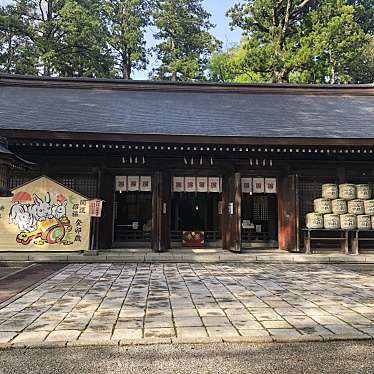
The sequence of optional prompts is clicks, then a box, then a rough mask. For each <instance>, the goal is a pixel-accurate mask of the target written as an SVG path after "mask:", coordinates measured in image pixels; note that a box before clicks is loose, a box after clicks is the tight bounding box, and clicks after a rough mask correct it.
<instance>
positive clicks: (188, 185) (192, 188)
mask: <svg viewBox="0 0 374 374" xmlns="http://www.w3.org/2000/svg"><path fill="white" fill-rule="evenodd" d="M184 183H185V190H186V192H196V177H186V178H184Z"/></svg>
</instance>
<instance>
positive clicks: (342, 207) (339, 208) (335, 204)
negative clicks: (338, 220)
mask: <svg viewBox="0 0 374 374" xmlns="http://www.w3.org/2000/svg"><path fill="white" fill-rule="evenodd" d="M331 206H332V212H333V213H335V214H345V213H347V212H348V210H347V202H346V201H345V200H344V199H335V200H333V201H331Z"/></svg>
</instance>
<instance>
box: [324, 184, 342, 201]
mask: <svg viewBox="0 0 374 374" xmlns="http://www.w3.org/2000/svg"><path fill="white" fill-rule="evenodd" d="M322 197H323V198H325V199H337V198H338V197H339V189H338V186H337V185H336V184H332V183H326V184H323V185H322Z"/></svg>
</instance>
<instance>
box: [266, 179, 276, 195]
mask: <svg viewBox="0 0 374 374" xmlns="http://www.w3.org/2000/svg"><path fill="white" fill-rule="evenodd" d="M265 192H266V193H277V179H276V178H265Z"/></svg>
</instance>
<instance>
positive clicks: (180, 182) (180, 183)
mask: <svg viewBox="0 0 374 374" xmlns="http://www.w3.org/2000/svg"><path fill="white" fill-rule="evenodd" d="M173 191H174V192H184V177H173Z"/></svg>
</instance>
